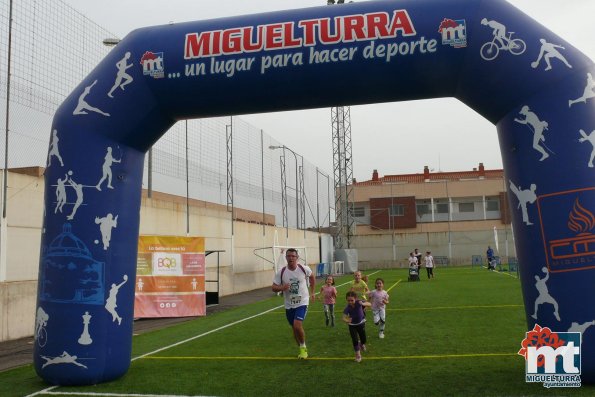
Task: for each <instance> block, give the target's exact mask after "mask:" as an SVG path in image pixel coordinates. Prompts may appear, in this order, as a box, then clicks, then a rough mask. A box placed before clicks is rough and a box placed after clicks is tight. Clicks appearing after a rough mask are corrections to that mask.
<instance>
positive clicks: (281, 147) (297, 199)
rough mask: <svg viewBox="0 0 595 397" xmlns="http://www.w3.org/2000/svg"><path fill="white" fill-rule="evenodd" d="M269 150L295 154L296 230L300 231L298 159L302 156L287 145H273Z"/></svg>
mask: <svg viewBox="0 0 595 397" xmlns="http://www.w3.org/2000/svg"><path fill="white" fill-rule="evenodd" d="M269 149H270V150H275V149H283V151H284V152H285V150H289V151H290V152H291V154H293V158H294V159H295V224H296V229H299V228H300V205H299V193H300V187H299V184H298V160H297V158H298V156H300V155H299V154H297V153H296V152H294V151H293V150H291V149H290V148H288V147H287V146H285V145H281V146H274V145H271V146H269ZM300 157H302V156H300ZM302 159H303V157H302ZM302 161H303V160H302Z"/></svg>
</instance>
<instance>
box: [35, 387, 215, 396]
mask: <svg viewBox="0 0 595 397" xmlns="http://www.w3.org/2000/svg"><path fill="white" fill-rule="evenodd" d="M56 387H57V386H56ZM45 394H49V395H52V396H106V397H214V396H183V395H180V394H126V393H92V392H59V391H51V392H47V393H45Z"/></svg>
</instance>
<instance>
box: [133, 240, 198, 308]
mask: <svg viewBox="0 0 595 397" xmlns="http://www.w3.org/2000/svg"><path fill="white" fill-rule="evenodd" d="M204 245H205V244H204V237H178V236H139V239H138V258H137V265H136V284H135V293H134V317H135V318H141V317H187V316H204V315H205V314H206V301H205V249H204Z"/></svg>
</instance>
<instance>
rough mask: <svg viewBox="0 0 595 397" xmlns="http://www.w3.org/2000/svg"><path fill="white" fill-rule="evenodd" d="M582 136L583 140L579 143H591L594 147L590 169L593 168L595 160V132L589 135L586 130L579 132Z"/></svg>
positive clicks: (580, 139)
mask: <svg viewBox="0 0 595 397" xmlns="http://www.w3.org/2000/svg"><path fill="white" fill-rule="evenodd" d="M579 132H580V134H581V138H579V139H578V141H579V142H581V143H582V142H585V141H589V142H591V145H592V146H593V150H592V151H591V158H590V159H589V164H588V165H589V168H593V160H594V159H595V130H593V131H591V133H590V134H589V135H587V133H586V132H585V131H584V130H582V129H581V130H579Z"/></svg>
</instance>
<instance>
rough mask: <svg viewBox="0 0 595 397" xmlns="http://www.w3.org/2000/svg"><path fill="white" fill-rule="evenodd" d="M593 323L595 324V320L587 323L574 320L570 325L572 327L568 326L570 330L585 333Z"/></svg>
mask: <svg viewBox="0 0 595 397" xmlns="http://www.w3.org/2000/svg"><path fill="white" fill-rule="evenodd" d="M592 325H595V320H593V321H587V322H586V323H582V324H579V323H577V322H576V321H573V322H572V324H571V325H570V328H568V332H580V333H581V334H584V333H585V331H586V330H587V328H589V327H590V326H592Z"/></svg>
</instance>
